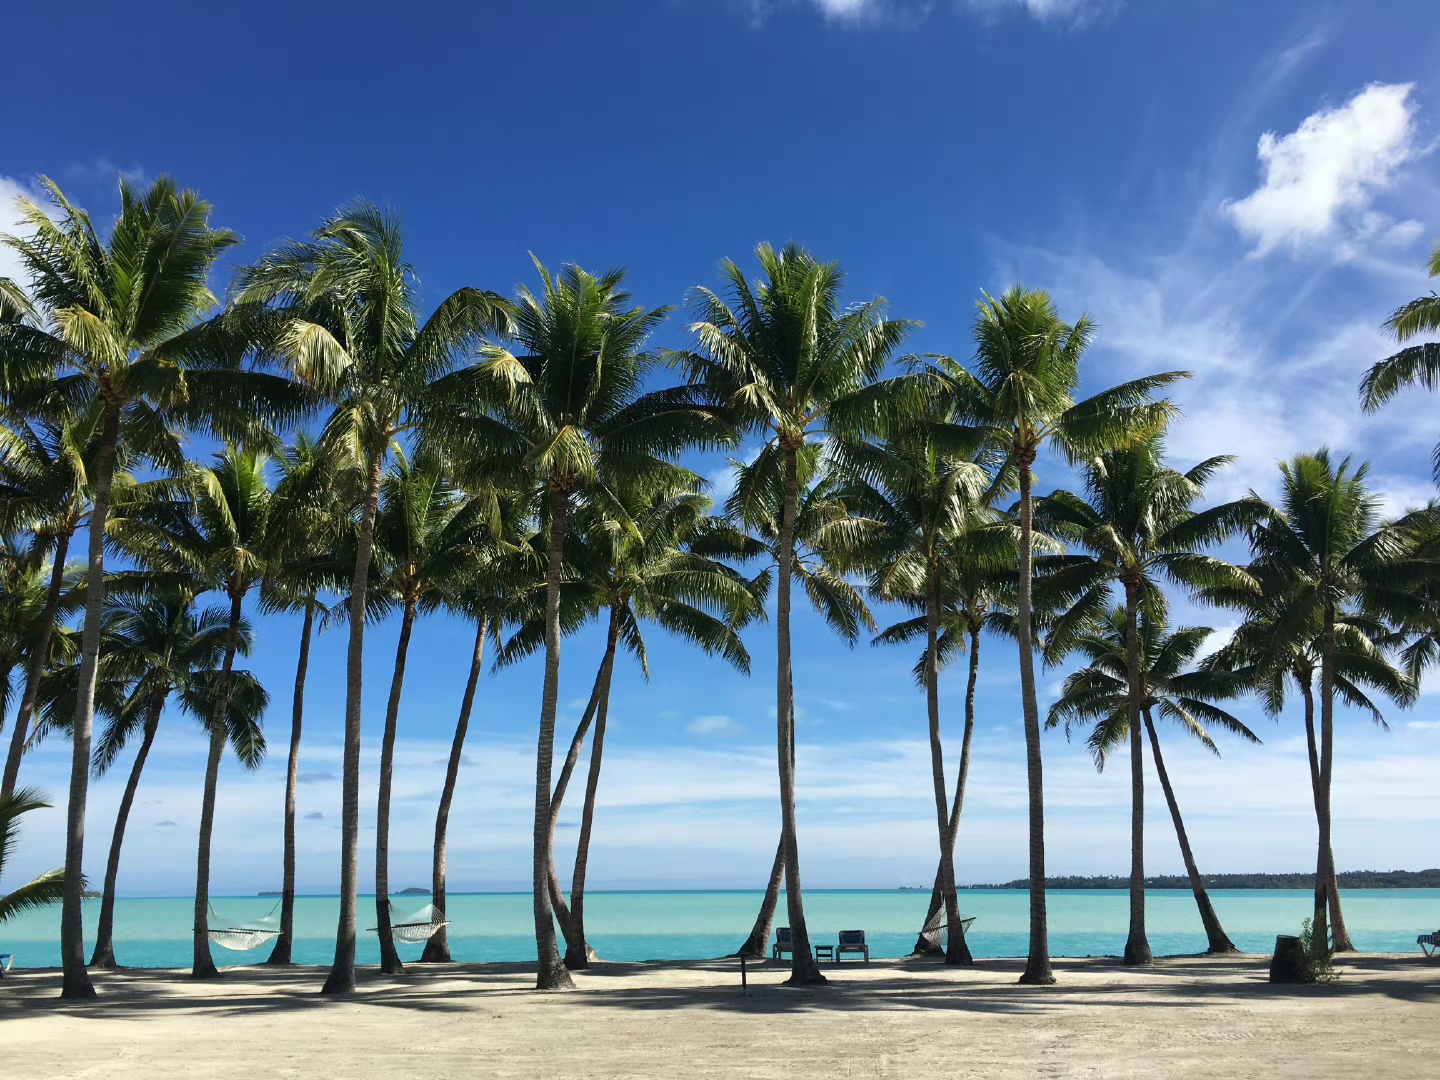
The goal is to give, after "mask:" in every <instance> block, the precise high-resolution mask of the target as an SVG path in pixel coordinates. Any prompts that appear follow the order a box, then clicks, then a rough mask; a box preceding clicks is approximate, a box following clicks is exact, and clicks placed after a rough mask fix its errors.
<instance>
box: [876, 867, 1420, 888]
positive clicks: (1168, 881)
mask: <svg viewBox="0 0 1440 1080" xmlns="http://www.w3.org/2000/svg"><path fill="white" fill-rule="evenodd" d="M1203 876H1204V878H1205V887H1206V888H1209V889H1313V888H1314V887H1315V875H1314V874H1313V873H1308V874H1205V875H1203ZM1335 878H1336V881H1337V883H1338V884H1339V885H1340V886H1341V887H1342V888H1346V889H1440V869H1435V870H1347V871H1345V872H1344V873H1341V874H1336V875H1335ZM1145 886H1146V888H1150V889H1188V888H1190V878H1189V877H1188V876H1186V875H1183V874H1160V875H1158V876H1156V877H1147V878H1146V879H1145ZM1029 887H1030V879H1029V878H1016V879H1015V880H1014V881H1007V882H1005V883H1004V884H1003V885H967V886H966V888H969V889H1028V888H1029ZM1045 887H1046V888H1047V889H1128V888H1129V887H1130V878H1129V876H1128V875H1126V876H1121V875H1118V874H1110V875H1101V876H1097V877H1047V878H1046V879H1045ZM901 888H902V889H904V888H910V886H904V885H902V886H901ZM926 891H927V892H928V891H929V890H928V889H927V890H926Z"/></svg>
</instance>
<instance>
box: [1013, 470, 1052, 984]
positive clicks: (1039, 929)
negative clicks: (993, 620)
mask: <svg viewBox="0 0 1440 1080" xmlns="http://www.w3.org/2000/svg"><path fill="white" fill-rule="evenodd" d="M1017 459H1018V460H1017V464H1018V465H1019V467H1020V581H1019V588H1018V589H1017V596H1016V607H1017V614H1018V618H1017V622H1018V625H1017V627H1016V631H1017V635H1016V636H1017V637H1018V638H1019V639H1020V704H1021V709H1022V711H1023V713H1024V718H1025V772H1026V787H1027V789H1028V794H1029V801H1030V955H1029V956H1028V957H1027V958H1026V960H1025V971H1024V973H1023V974H1022V975H1021V976H1020V981H1021V982H1022V983H1031V984H1039V985H1048V984H1050V983H1053V982H1054V981H1055V973H1054V972H1053V971H1052V970H1051V969H1050V936H1049V927H1048V920H1047V918H1046V913H1045V795H1044V788H1045V785H1044V777H1043V775H1042V771H1041V763H1040V707H1039V705H1037V704H1036V701H1035V645H1034V641H1033V640H1032V635H1031V626H1030V619H1031V614H1030V584H1031V583H1030V578H1031V574H1032V572H1033V566H1034V554H1035V553H1034V551H1033V550H1032V544H1033V541H1032V539H1031V537H1032V534H1033V530H1034V511H1035V507H1034V504H1033V501H1032V496H1031V493H1030V485H1031V480H1032V478H1031V475H1030V466H1031V465H1032V464H1033V463H1034V461H1035V451H1033V450H1026V451H1023V452H1021V453H1020V454H1018V455H1017Z"/></svg>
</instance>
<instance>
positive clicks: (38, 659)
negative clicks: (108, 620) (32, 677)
mask: <svg viewBox="0 0 1440 1080" xmlns="http://www.w3.org/2000/svg"><path fill="white" fill-rule="evenodd" d="M44 556H45V545H44V542H43V540H32V541H31V542H29V543H25V542H24V541H22V540H21V538H20V537H18V536H16V535H14V534H7V535H0V716H3V715H4V713H6V712H9V706H10V702H11V700H12V698H13V692H14V685H13V675H14V673H15V669H16V668H20V669H21V670H24V671H26V672H28V671H30V670H32V669H38V670H40V671H41V672H42V673H43V672H44V671H45V670H46V668H47V667H48V666H50V665H54V664H56V663H64V662H68V661H69V660H70V659H71V658H72V654H73V652H74V645H75V642H74V638H73V635H72V634H70V633H69V632H67V631H65V630H63V629H62V630H61V632H60V633H59V634H55V633H49V634H46V633H42V629H43V628H45V622H46V620H47V619H49V620H50V621H51V623H52V627H50V629H52V630H53V622H54V617H55V615H56V614H59V615H62V616H63V615H68V614H70V613H71V612H73V611H74V610H75V608H76V607H77V606H78V603H79V598H80V596H81V594H82V590H81V589H80V580H79V577H80V575H79V574H78V572H77V570H76V568H75V567H73V566H72V567H70V568H69V570H68V572H66V573H64V574H62V575H60V577H61V585H62V588H63V591H62V592H61V593H60V595H58V596H57V597H56V600H55V603H54V605H51V603H50V591H51V590H50V581H51V580H52V579H53V578H54V577H55V576H56V575H55V574H54V573H53V571H52V568H51V567H47V566H46V565H45V563H44ZM42 642H43V648H44V649H45V652H44V653H43V654H40V652H39V650H40V649H41V647H42ZM26 689H27V690H28V689H29V685H28V678H27V685H26ZM17 725H18V720H17ZM27 726H28V725H27ZM11 743H12V749H14V746H13V744H14V739H13V737H12V739H11ZM25 747H26V743H25V741H24V740H21V744H20V750H18V751H16V758H17V762H18V757H19V754H20V753H22V752H23V751H24V749H25ZM17 771H18V769H17Z"/></svg>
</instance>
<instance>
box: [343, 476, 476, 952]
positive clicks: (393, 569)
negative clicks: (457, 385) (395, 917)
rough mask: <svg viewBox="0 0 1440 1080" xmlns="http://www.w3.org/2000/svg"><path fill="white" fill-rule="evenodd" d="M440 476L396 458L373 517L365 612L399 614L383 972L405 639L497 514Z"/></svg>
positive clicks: (382, 865)
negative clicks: (373, 532) (392, 612)
mask: <svg viewBox="0 0 1440 1080" xmlns="http://www.w3.org/2000/svg"><path fill="white" fill-rule="evenodd" d="M447 474H448V470H447V467H446V463H445V462H444V461H443V460H440V459H438V458H436V457H434V456H433V455H426V456H424V457H422V458H420V459H419V460H418V461H417V462H416V463H415V464H414V465H412V464H411V463H410V462H409V460H408V459H407V458H406V457H405V455H404V454H403V453H397V454H396V459H395V463H394V464H393V465H392V466H391V470H390V473H389V475H388V476H386V478H385V480H384V482H383V483H382V484H381V487H380V509H379V513H377V514H376V517H375V548H374V552H375V558H374V565H373V567H372V570H371V574H372V579H371V583H370V586H369V589H370V593H369V607H370V608H371V610H372V612H373V613H374V614H377V615H378V614H383V613H384V612H385V611H387V610H391V609H393V608H395V607H399V608H400V611H401V616H400V636H399V641H398V643H397V645H396V648H395V670H394V674H393V676H392V678H391V682H390V696H389V699H388V701H387V703H386V706H385V732H384V736H383V738H382V740H381V745H380V793H379V797H378V800H377V802H376V825H375V830H376V831H375V914H376V918H377V919H378V920H379V922H378V923H377V926H376V930H377V933H378V934H379V937H380V969H381V970H382V971H383V972H385V973H386V974H387V975H394V974H398V973H399V972H401V971H402V970H404V969H403V967H402V965H401V963H400V957H399V954H398V953H397V952H396V951H395V941H394V937H393V936H392V932H391V926H390V868H389V861H390V791H391V785H392V781H393V776H394V766H395V736H396V733H397V728H398V721H399V715H400V694H401V690H402V688H403V686H404V683H405V663H406V659H407V657H408V655H409V649H410V636H411V633H412V631H413V630H414V627H415V619H416V617H417V616H418V615H419V613H420V610H421V607H422V605H423V606H425V607H428V608H432V609H433V608H434V607H437V606H439V605H440V604H441V603H443V601H444V598H445V596H446V594H447V593H446V590H447V589H449V590H453V589H454V588H455V587H457V586H458V585H459V584H460V583H461V582H462V581H464V580H465V579H466V578H468V577H469V576H470V575H471V574H473V573H474V572H475V571H476V570H477V569H478V567H479V565H480V563H481V560H482V558H483V555H484V553H485V551H486V549H487V548H488V547H489V546H490V540H491V531H490V530H491V526H492V523H493V521H494V517H495V515H496V513H497V512H498V506H497V505H496V503H497V500H496V498H495V495H494V493H493V492H492V491H489V490H482V491H481V492H480V493H479V494H476V495H473V496H467V495H466V493H465V492H463V491H462V490H460V489H459V488H458V487H457V486H455V484H454V483H452V482H451V480H450V479H449V477H448V475H447Z"/></svg>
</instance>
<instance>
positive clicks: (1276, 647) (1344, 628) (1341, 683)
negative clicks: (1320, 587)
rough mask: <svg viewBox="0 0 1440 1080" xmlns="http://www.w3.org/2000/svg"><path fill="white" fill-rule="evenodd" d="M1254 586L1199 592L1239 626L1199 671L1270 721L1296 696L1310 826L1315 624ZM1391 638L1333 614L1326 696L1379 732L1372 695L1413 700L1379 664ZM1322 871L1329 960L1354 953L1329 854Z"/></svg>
mask: <svg viewBox="0 0 1440 1080" xmlns="http://www.w3.org/2000/svg"><path fill="white" fill-rule="evenodd" d="M1258 573H1260V571H1258V570H1257V574H1258ZM1261 580H1262V582H1265V583H1266V584H1267V587H1266V588H1265V589H1264V590H1263V591H1262V592H1261V594H1260V595H1259V596H1256V595H1255V594H1254V593H1252V592H1250V591H1248V590H1247V591H1245V592H1243V593H1239V594H1236V593H1224V592H1220V591H1218V590H1207V591H1206V592H1205V593H1204V594H1202V595H1203V597H1204V598H1205V599H1207V600H1210V601H1211V602H1213V603H1218V604H1221V605H1223V606H1226V607H1230V608H1234V609H1238V610H1239V611H1241V612H1243V613H1244V622H1242V623H1241V625H1240V627H1239V628H1238V629H1237V630H1236V631H1235V634H1234V635H1233V637H1232V638H1231V640H1230V642H1229V643H1228V644H1227V645H1226V646H1225V647H1224V648H1222V649H1220V650H1218V651H1217V652H1216V653H1215V654H1214V655H1212V656H1209V657H1207V658H1206V659H1205V662H1204V664H1203V667H1204V668H1205V669H1207V670H1214V671H1223V672H1229V673H1233V674H1234V675H1235V676H1236V677H1237V678H1239V679H1241V680H1243V681H1244V683H1245V684H1246V686H1247V687H1248V688H1249V689H1250V690H1251V691H1252V692H1254V693H1255V694H1256V695H1257V696H1258V698H1259V700H1260V703H1261V705H1262V707H1263V708H1264V709H1265V712H1266V713H1267V714H1268V715H1269V716H1271V717H1278V716H1279V715H1280V714H1281V713H1282V712H1283V711H1284V708H1285V703H1286V698H1287V696H1288V693H1289V690H1290V688H1291V687H1293V688H1294V689H1295V690H1296V691H1298V692H1299V694H1300V698H1301V704H1302V708H1303V715H1304V722H1305V742H1306V748H1307V751H1308V759H1309V766H1310V790H1311V795H1312V798H1313V800H1314V804H1315V813H1316V815H1317V821H1318V820H1319V814H1320V812H1321V801H1320V748H1319V744H1318V740H1317V738H1316V731H1315V680H1316V675H1317V673H1318V672H1319V670H1320V665H1321V654H1322V652H1323V651H1324V641H1323V636H1324V635H1323V618H1322V614H1321V612H1320V611H1318V610H1316V609H1315V608H1314V607H1313V606H1311V607H1309V608H1308V611H1307V610H1305V607H1304V606H1302V605H1297V604H1294V603H1293V602H1292V592H1291V590H1290V589H1289V588H1287V587H1286V585H1285V583H1284V582H1283V581H1280V580H1277V579H1276V578H1274V577H1269V576H1265V577H1262V578H1261ZM1392 636H1393V635H1392V634H1391V633H1390V631H1389V630H1388V629H1387V627H1386V626H1385V625H1384V624H1383V623H1381V622H1378V621H1377V620H1376V619H1374V618H1372V617H1370V616H1368V615H1366V614H1364V613H1361V612H1359V611H1356V610H1351V609H1345V608H1342V609H1340V610H1337V611H1336V613H1335V647H1334V653H1333V656H1332V661H1331V662H1332V671H1333V675H1332V684H1333V686H1334V692H1335V694H1336V695H1338V696H1339V698H1340V700H1341V701H1343V702H1344V703H1345V704H1347V705H1349V706H1350V707H1351V708H1354V709H1359V710H1361V711H1363V712H1366V713H1369V714H1370V717H1371V718H1372V719H1373V720H1374V721H1375V723H1376V724H1377V725H1379V726H1381V727H1384V726H1385V718H1384V715H1383V714H1382V713H1381V711H1380V707H1379V706H1378V705H1377V704H1376V703H1375V700H1374V697H1373V696H1372V695H1376V694H1379V695H1384V696H1385V697H1388V698H1389V699H1390V700H1392V701H1395V702H1397V703H1400V704H1402V705H1403V704H1405V703H1407V702H1408V701H1410V700H1411V699H1412V698H1413V696H1414V693H1415V687H1416V685H1417V678H1416V676H1417V675H1418V672H1415V673H1413V674H1410V675H1409V677H1407V675H1406V674H1402V673H1401V672H1400V671H1399V670H1397V669H1396V667H1395V666H1394V665H1393V664H1392V663H1391V662H1390V660H1389V658H1388V657H1387V656H1386V654H1385V648H1386V645H1387V643H1388V642H1389V641H1390V640H1391V638H1392ZM1326 863H1327V867H1328V869H1327V872H1326V881H1325V896H1326V906H1327V908H1328V914H1329V921H1330V936H1331V941H1332V943H1333V945H1334V948H1335V950H1336V951H1337V952H1348V951H1351V950H1353V949H1354V945H1353V944H1352V943H1351V941H1350V934H1349V931H1348V930H1347V929H1346V926H1345V916H1344V912H1343V910H1342V908H1341V903H1340V889H1339V886H1338V883H1337V880H1336V877H1335V857H1334V855H1333V853H1332V854H1331V855H1330V857H1329V858H1328V859H1327V860H1326Z"/></svg>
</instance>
